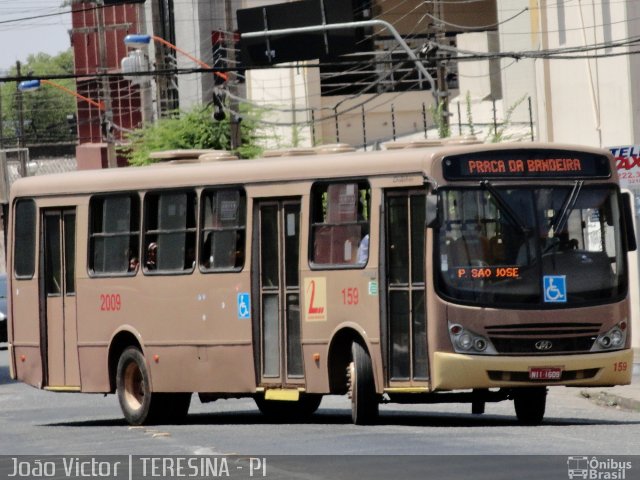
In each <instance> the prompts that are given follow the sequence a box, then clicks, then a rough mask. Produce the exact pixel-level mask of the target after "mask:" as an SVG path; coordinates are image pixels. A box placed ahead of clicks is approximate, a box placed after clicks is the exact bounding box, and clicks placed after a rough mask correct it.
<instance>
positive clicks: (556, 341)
mask: <svg viewBox="0 0 640 480" xmlns="http://www.w3.org/2000/svg"><path fill="white" fill-rule="evenodd" d="M600 327H601V324H599V323H554V324H548V323H544V324H540V323H530V324H522V325H490V326H487V327H486V330H487V333H488V336H489V339H490V340H491V342H492V343H493V346H494V347H495V348H496V351H497V352H498V353H507V354H518V353H521V354H531V353H534V354H541V355H544V354H547V355H548V354H557V353H575V352H588V351H589V350H591V347H592V346H593V342H595V340H596V338H597V336H598V333H599V332H600Z"/></svg>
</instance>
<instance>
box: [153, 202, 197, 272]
mask: <svg viewBox="0 0 640 480" xmlns="http://www.w3.org/2000/svg"><path fill="white" fill-rule="evenodd" d="M144 202H145V236H144V238H145V252H146V256H145V262H144V266H145V271H147V272H150V271H153V272H154V273H155V272H158V273H162V272H190V271H193V268H194V266H195V248H196V210H197V200H196V194H195V192H194V191H184V190H183V191H179V190H178V191H166V192H161V193H149V194H147V195H146V196H145V200H144Z"/></svg>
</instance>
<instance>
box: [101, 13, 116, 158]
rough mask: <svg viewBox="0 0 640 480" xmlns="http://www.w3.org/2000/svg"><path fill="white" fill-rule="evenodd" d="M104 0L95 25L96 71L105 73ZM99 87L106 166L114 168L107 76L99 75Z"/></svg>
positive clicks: (114, 153) (111, 117) (109, 94)
mask: <svg viewBox="0 0 640 480" xmlns="http://www.w3.org/2000/svg"><path fill="white" fill-rule="evenodd" d="M104 8H105V7H104V1H103V0H100V2H99V3H98V8H96V10H95V12H96V16H97V21H96V24H97V27H98V54H99V62H100V63H99V64H98V72H100V73H107V71H108V70H109V69H108V66H107V39H106V31H105V28H104ZM100 83H101V88H102V96H103V102H104V116H103V118H102V119H101V123H106V130H107V131H106V132H104V140H105V142H106V144H107V167H108V168H116V167H117V166H118V163H117V159H116V149H115V144H114V138H113V131H112V128H111V124H112V122H113V111H112V110H111V86H110V85H109V77H107V76H103V77H101V82H100Z"/></svg>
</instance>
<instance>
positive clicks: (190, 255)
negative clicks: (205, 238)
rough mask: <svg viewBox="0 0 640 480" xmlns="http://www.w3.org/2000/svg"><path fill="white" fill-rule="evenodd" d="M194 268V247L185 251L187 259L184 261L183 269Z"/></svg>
mask: <svg viewBox="0 0 640 480" xmlns="http://www.w3.org/2000/svg"><path fill="white" fill-rule="evenodd" d="M195 266H196V249H195V248H194V247H189V248H188V249H187V258H186V261H185V269H187V270H188V269H189V268H195Z"/></svg>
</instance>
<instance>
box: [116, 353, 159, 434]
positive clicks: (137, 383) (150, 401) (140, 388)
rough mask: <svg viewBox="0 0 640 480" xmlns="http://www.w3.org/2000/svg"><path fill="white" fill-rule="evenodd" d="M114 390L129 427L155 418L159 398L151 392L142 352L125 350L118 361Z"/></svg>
mask: <svg viewBox="0 0 640 480" xmlns="http://www.w3.org/2000/svg"><path fill="white" fill-rule="evenodd" d="M116 388H117V391H118V400H119V402H120V408H121V409H122V413H123V414H124V417H125V419H126V420H127V422H129V424H131V425H142V424H144V423H149V422H152V421H154V420H155V419H156V418H157V415H158V413H159V410H160V408H161V406H160V403H161V400H162V399H161V398H160V397H159V396H158V395H157V394H156V395H154V394H153V393H152V392H151V383H150V376H149V370H148V369H147V364H146V362H145V360H144V356H143V355H142V352H141V351H140V350H138V349H137V348H135V347H129V348H127V349H126V350H125V351H124V352H123V353H122V355H121V356H120V360H119V361H118V370H117V373H116Z"/></svg>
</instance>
